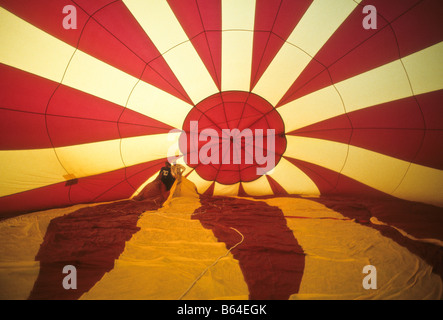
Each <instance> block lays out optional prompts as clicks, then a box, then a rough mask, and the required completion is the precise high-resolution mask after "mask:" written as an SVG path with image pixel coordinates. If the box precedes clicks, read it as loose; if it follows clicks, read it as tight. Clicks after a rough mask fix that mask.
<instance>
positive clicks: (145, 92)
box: [127, 81, 192, 128]
mask: <svg viewBox="0 0 443 320" xmlns="http://www.w3.org/2000/svg"><path fill="white" fill-rule="evenodd" d="M127 106H128V108H130V109H132V110H134V111H137V112H139V113H141V114H144V115H147V116H149V117H151V118H153V119H156V120H159V121H161V122H163V123H166V124H169V125H170V126H173V127H175V128H181V127H182V125H183V121H184V119H185V118H186V115H187V114H188V113H189V111H191V109H192V106H191V105H190V104H187V103H186V102H184V101H182V100H180V99H177V98H176V97H174V96H172V95H169V94H167V93H165V92H164V91H161V90H158V89H157V88H156V87H153V86H151V85H149V84H147V83H146V82H142V81H140V82H138V83H137V85H136V86H135V88H134V90H133V91H132V93H131V96H130V98H129V100H128V105H127Z"/></svg>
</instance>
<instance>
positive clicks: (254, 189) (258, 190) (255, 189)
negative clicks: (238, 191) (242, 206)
mask: <svg viewBox="0 0 443 320" xmlns="http://www.w3.org/2000/svg"><path fill="white" fill-rule="evenodd" d="M241 185H242V187H243V189H244V190H245V192H246V193H247V194H248V195H251V196H263V195H270V194H274V193H273V191H272V188H271V186H270V185H269V182H268V179H266V176H261V177H260V178H258V179H257V180H254V181H251V182H242V183H241Z"/></svg>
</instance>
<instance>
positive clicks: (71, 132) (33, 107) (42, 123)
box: [0, 65, 173, 150]
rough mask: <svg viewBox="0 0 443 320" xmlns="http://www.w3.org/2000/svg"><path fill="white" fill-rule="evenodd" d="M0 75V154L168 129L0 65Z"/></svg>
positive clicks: (139, 115) (94, 98) (128, 111)
mask: <svg viewBox="0 0 443 320" xmlns="http://www.w3.org/2000/svg"><path fill="white" fill-rule="evenodd" d="M0 74H1V75H2V77H1V79H3V80H0V81H1V82H0V86H1V88H2V93H3V94H2V99H1V100H0V114H1V115H2V116H1V118H0V123H1V126H0V132H1V134H2V137H3V139H2V140H1V142H0V149H3V150H17V149H38V148H51V147H61V146H67V145H75V144H81V143H89V142H96V141H104V140H112V139H118V138H120V137H121V138H125V137H132V136H141V135H149V134H158V133H167V132H168V131H169V130H171V129H173V128H172V127H171V126H169V125H166V124H164V123H162V122H160V121H157V120H154V119H151V118H149V117H147V116H145V115H142V114H140V113H137V112H135V111H132V110H129V109H125V108H123V107H121V106H119V105H116V104H113V103H111V102H109V101H106V100H103V99H100V98H97V97H95V96H92V95H89V94H87V93H84V92H81V91H79V90H75V89H73V88H70V87H67V86H63V85H60V86H58V87H57V84H56V83H54V82H52V81H49V80H46V79H44V78H40V77H36V76H34V75H32V74H30V73H26V72H23V71H21V70H18V69H14V68H11V67H7V66H5V65H0ZM6 79H9V81H6ZM6 93H7V94H6ZM48 103H49V104H48ZM46 108H47V115H48V116H47V117H45V115H44V114H45V111H46ZM13 110H17V111H13ZM18 111H20V112H18ZM120 115H121V117H120ZM119 119H120V122H121V123H119V124H118V125H119V126H117V121H119ZM48 134H49V136H48ZM49 137H50V138H49ZM51 141H52V143H51Z"/></svg>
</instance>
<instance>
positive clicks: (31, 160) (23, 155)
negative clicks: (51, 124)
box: [0, 134, 179, 196]
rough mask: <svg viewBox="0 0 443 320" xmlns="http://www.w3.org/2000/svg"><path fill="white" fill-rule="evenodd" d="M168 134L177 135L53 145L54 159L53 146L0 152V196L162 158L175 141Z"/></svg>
mask: <svg viewBox="0 0 443 320" xmlns="http://www.w3.org/2000/svg"><path fill="white" fill-rule="evenodd" d="M171 136H172V137H175V139H176V140H177V139H178V137H179V135H178V134H175V135H174V134H171V135H170V134H158V135H149V136H141V137H131V138H125V139H121V140H120V139H116V140H109V141H101V142H94V143H87V144H81V145H75V146H68V147H61V148H55V150H56V153H57V156H58V159H57V158H56V156H55V154H54V152H53V149H35V150H13V151H0V164H1V166H0V175H1V176H2V180H1V181H0V196H6V195H10V194H14V193H18V192H23V191H27V190H31V189H35V188H39V187H43V186H46V185H50V184H54V183H58V182H63V181H65V180H71V179H74V178H82V177H87V176H92V175H96V174H100V173H103V172H109V171H113V170H117V169H120V168H122V167H124V165H126V166H132V165H136V164H140V163H143V162H147V161H151V160H156V159H162V158H164V157H165V155H166V154H167V151H168V148H169V146H170V145H171V144H173V143H175V142H174V141H172V142H171V141H170V137H171ZM168 137H169V139H168ZM122 158H123V161H124V163H123V162H122ZM59 161H60V162H59ZM60 163H62V164H63V167H62V166H61V165H60ZM63 168H65V169H66V171H67V172H68V174H67V173H66V171H65V170H64V169H63Z"/></svg>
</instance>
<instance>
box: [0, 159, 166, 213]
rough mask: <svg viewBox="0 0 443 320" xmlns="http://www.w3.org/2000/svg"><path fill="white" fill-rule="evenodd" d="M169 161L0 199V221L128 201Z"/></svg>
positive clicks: (163, 160) (162, 160) (160, 160)
mask: <svg viewBox="0 0 443 320" xmlns="http://www.w3.org/2000/svg"><path fill="white" fill-rule="evenodd" d="M165 160H166V159H158V160H154V161H150V162H146V163H142V164H138V165H135V166H131V167H127V168H122V169H119V170H115V171H111V172H105V173H102V174H98V175H94V176H90V177H84V178H80V179H78V181H77V183H75V184H71V185H70V186H66V182H61V183H57V184H54V185H49V186H46V187H42V188H37V189H33V190H29V191H25V192H21V193H17V194H13V195H9V196H5V197H0V220H1V219H5V218H8V217H13V216H17V215H21V214H24V213H28V212H32V211H38V210H43V209H51V208H57V207H64V206H69V205H73V204H76V203H90V202H105V201H113V200H118V199H126V198H129V197H130V196H131V195H132V194H133V193H134V192H135V189H137V188H138V187H139V186H140V185H141V184H142V183H144V182H145V181H146V180H147V179H148V178H149V177H151V176H152V175H153V174H155V173H156V172H158V171H159V170H160V168H161V167H162V166H163V165H164V162H165Z"/></svg>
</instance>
